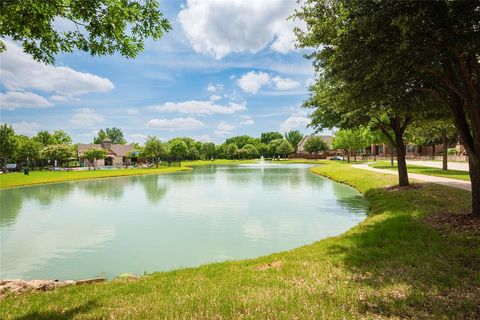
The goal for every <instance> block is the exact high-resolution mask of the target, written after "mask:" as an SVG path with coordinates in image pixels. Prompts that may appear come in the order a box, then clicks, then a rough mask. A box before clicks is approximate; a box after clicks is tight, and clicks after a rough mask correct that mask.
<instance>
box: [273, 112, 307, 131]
mask: <svg viewBox="0 0 480 320" xmlns="http://www.w3.org/2000/svg"><path fill="white" fill-rule="evenodd" d="M309 123H310V119H308V118H307V117H305V116H301V115H293V116H291V117H289V118H288V119H286V120H285V121H283V122H282V124H281V125H280V131H282V132H288V131H290V130H294V129H299V128H305V127H306V126H307V125H308V124H309Z"/></svg>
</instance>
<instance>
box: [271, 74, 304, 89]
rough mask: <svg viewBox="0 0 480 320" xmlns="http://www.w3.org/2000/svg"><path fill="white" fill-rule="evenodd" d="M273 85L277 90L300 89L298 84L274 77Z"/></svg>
mask: <svg viewBox="0 0 480 320" xmlns="http://www.w3.org/2000/svg"><path fill="white" fill-rule="evenodd" d="M272 80H273V82H274V83H275V88H276V89H277V90H292V89H297V88H300V86H301V85H300V82H298V81H295V80H292V79H289V78H281V77H275V78H273V79H272Z"/></svg>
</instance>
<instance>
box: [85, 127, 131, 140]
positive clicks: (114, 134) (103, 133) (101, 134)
mask: <svg viewBox="0 0 480 320" xmlns="http://www.w3.org/2000/svg"><path fill="white" fill-rule="evenodd" d="M107 138H108V139H110V140H112V144H125V143H127V141H126V140H125V138H124V137H123V132H122V130H121V129H119V128H116V127H113V128H106V129H105V130H103V129H100V130H99V131H98V134H97V136H96V137H94V138H93V143H94V144H101V143H102V141H103V140H105V139H107Z"/></svg>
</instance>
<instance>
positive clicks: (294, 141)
mask: <svg viewBox="0 0 480 320" xmlns="http://www.w3.org/2000/svg"><path fill="white" fill-rule="evenodd" d="M285 139H287V140H288V142H290V144H291V145H292V147H293V148H294V149H295V150H297V147H298V144H299V143H300V141H302V139H303V134H302V133H301V132H300V131H299V130H291V131H290V132H287V133H285Z"/></svg>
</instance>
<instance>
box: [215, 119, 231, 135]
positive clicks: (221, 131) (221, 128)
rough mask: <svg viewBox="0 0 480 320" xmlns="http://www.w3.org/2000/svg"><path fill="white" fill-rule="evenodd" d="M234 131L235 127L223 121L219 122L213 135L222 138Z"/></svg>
mask: <svg viewBox="0 0 480 320" xmlns="http://www.w3.org/2000/svg"><path fill="white" fill-rule="evenodd" d="M233 130H235V127H234V126H232V125H230V124H228V123H226V122H225V121H220V123H219V124H218V127H217V130H215V131H214V133H215V134H216V135H217V136H219V137H224V136H226V135H229V134H231V133H232V131H233Z"/></svg>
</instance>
